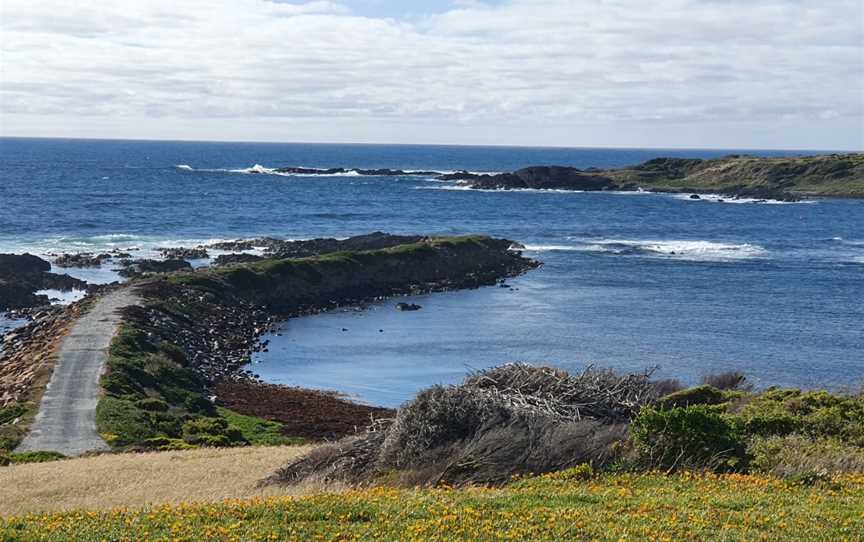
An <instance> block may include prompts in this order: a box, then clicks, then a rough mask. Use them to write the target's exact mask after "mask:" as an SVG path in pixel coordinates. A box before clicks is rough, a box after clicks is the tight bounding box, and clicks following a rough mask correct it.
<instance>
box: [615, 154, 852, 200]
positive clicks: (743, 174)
mask: <svg viewBox="0 0 864 542" xmlns="http://www.w3.org/2000/svg"><path fill="white" fill-rule="evenodd" d="M706 165H707V167H705V168H703V169H699V170H697V171H696V172H694V173H692V174H690V175H687V176H686V177H684V178H678V179H663V178H658V179H654V180H645V179H639V177H638V176H634V172H633V171H632V170H627V169H624V170H620V171H617V172H613V174H612V175H611V176H612V177H613V178H616V179H618V180H625V181H636V182H637V183H638V184H639V185H641V186H642V187H643V188H645V189H649V190H658V191H671V192H687V191H694V192H714V191H717V192H719V191H723V190H727V189H732V188H735V187H738V186H742V185H745V186H771V185H772V180H777V179H789V180H791V181H792V182H793V183H794V186H791V187H790V188H789V192H791V193H792V194H795V195H798V196H825V197H829V196H834V197H855V198H860V197H864V174H862V173H864V154H861V153H858V154H845V155H836V156H835V155H823V156H812V157H811V156H805V157H781V158H756V157H750V156H742V157H737V158H722V159H716V160H708V161H707V162H706ZM838 172H839V173H838ZM843 172H846V174H845V175H844V174H843Z"/></svg>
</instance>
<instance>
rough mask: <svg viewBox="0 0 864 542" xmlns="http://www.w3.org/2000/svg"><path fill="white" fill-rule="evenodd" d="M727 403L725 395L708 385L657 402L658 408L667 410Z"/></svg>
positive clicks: (678, 392)
mask: <svg viewBox="0 0 864 542" xmlns="http://www.w3.org/2000/svg"><path fill="white" fill-rule="evenodd" d="M726 401H728V398H727V396H726V394H725V393H724V392H723V391H721V390H719V389H717V388H715V387H713V386H709V385H702V386H696V387H694V388H687V389H685V390H680V391H676V392H673V393H670V394H669V395H666V396H665V397H661V398H660V399H658V400H657V402H656V406H657V407H658V408H663V409H669V408H678V407H687V406H690V405H718V404H721V403H725V402H726Z"/></svg>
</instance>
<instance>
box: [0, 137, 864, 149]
mask: <svg viewBox="0 0 864 542" xmlns="http://www.w3.org/2000/svg"><path fill="white" fill-rule="evenodd" d="M2 139H44V140H67V141H129V142H163V143H234V144H263V145H345V146H347V145H368V146H390V147H393V146H401V147H468V148H470V147H479V148H489V147H493V148H495V147H498V148H520V149H562V150H566V149H573V150H577V149H604V150H611V149H618V150H658V151H660V150H688V151H722V150H734V151H790V152H823V153H864V148H860V149H853V148H846V149H814V148H803V147H770V148H768V147H761V148H760V147H687V146H683V147H677V146H663V147H654V146H646V147H632V146H622V147H615V146H608V145H600V146H596V147H595V146H587V145H518V144H506V143H487V144H467V143H391V142H362V143H361V142H355V141H277V140H255V139H249V140H235V139H174V138H168V139H160V138H149V137H141V138H125V137H74V136H73V137H69V136H18V135H0V140H2Z"/></svg>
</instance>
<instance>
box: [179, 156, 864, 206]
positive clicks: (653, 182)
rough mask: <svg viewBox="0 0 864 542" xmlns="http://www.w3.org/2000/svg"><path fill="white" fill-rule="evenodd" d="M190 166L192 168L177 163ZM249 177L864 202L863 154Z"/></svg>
mask: <svg viewBox="0 0 864 542" xmlns="http://www.w3.org/2000/svg"><path fill="white" fill-rule="evenodd" d="M178 168H180V169H191V168H189V166H178ZM246 172H247V173H275V174H280V175H346V174H348V175H374V176H409V175H411V176H425V177H429V176H433V177H434V178H435V179H437V180H441V181H457V182H461V183H463V184H464V185H465V186H467V187H469V188H474V189H482V190H520V189H521V190H524V189H533V190H574V191H592V192H593V191H624V192H630V191H647V192H671V193H690V194H693V195H694V196H695V197H694V198H693V199H699V195H700V194H717V195H720V196H724V197H727V198H730V199H741V198H748V199H755V200H779V201H797V200H800V199H802V198H810V197H835V198H862V197H864V154H862V153H848V154H825V155H816V156H786V157H769V158H764V157H758V156H751V155H738V154H735V155H729V156H724V157H722V158H712V159H700V158H668V157H666V158H662V157H661V158H654V159H652V160H648V161H647V162H643V163H641V164H638V165H634V166H625V167H621V168H612V169H598V168H586V169H579V168H575V167H570V166H555V165H537V166H530V167H526V168H522V169H519V170H516V171H513V172H509V173H494V174H493V173H476V172H470V171H457V172H449V173H448V172H442V171H421V170H402V169H388V168H379V169H361V168H344V167H333V168H307V167H281V168H275V169H267V168H262V167H260V166H256V167H254V168H250V169H249V170H246Z"/></svg>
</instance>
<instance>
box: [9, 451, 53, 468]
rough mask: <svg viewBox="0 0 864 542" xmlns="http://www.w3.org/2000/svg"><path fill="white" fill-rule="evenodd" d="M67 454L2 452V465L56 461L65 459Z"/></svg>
mask: <svg viewBox="0 0 864 542" xmlns="http://www.w3.org/2000/svg"><path fill="white" fill-rule="evenodd" d="M65 458H66V456H65V455H63V454H61V453H60V452H40V451H36V452H20V453H5V454H2V453H0V467H2V466H6V465H21V464H24V463H45V462H46V461H56V460H58V459H65Z"/></svg>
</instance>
